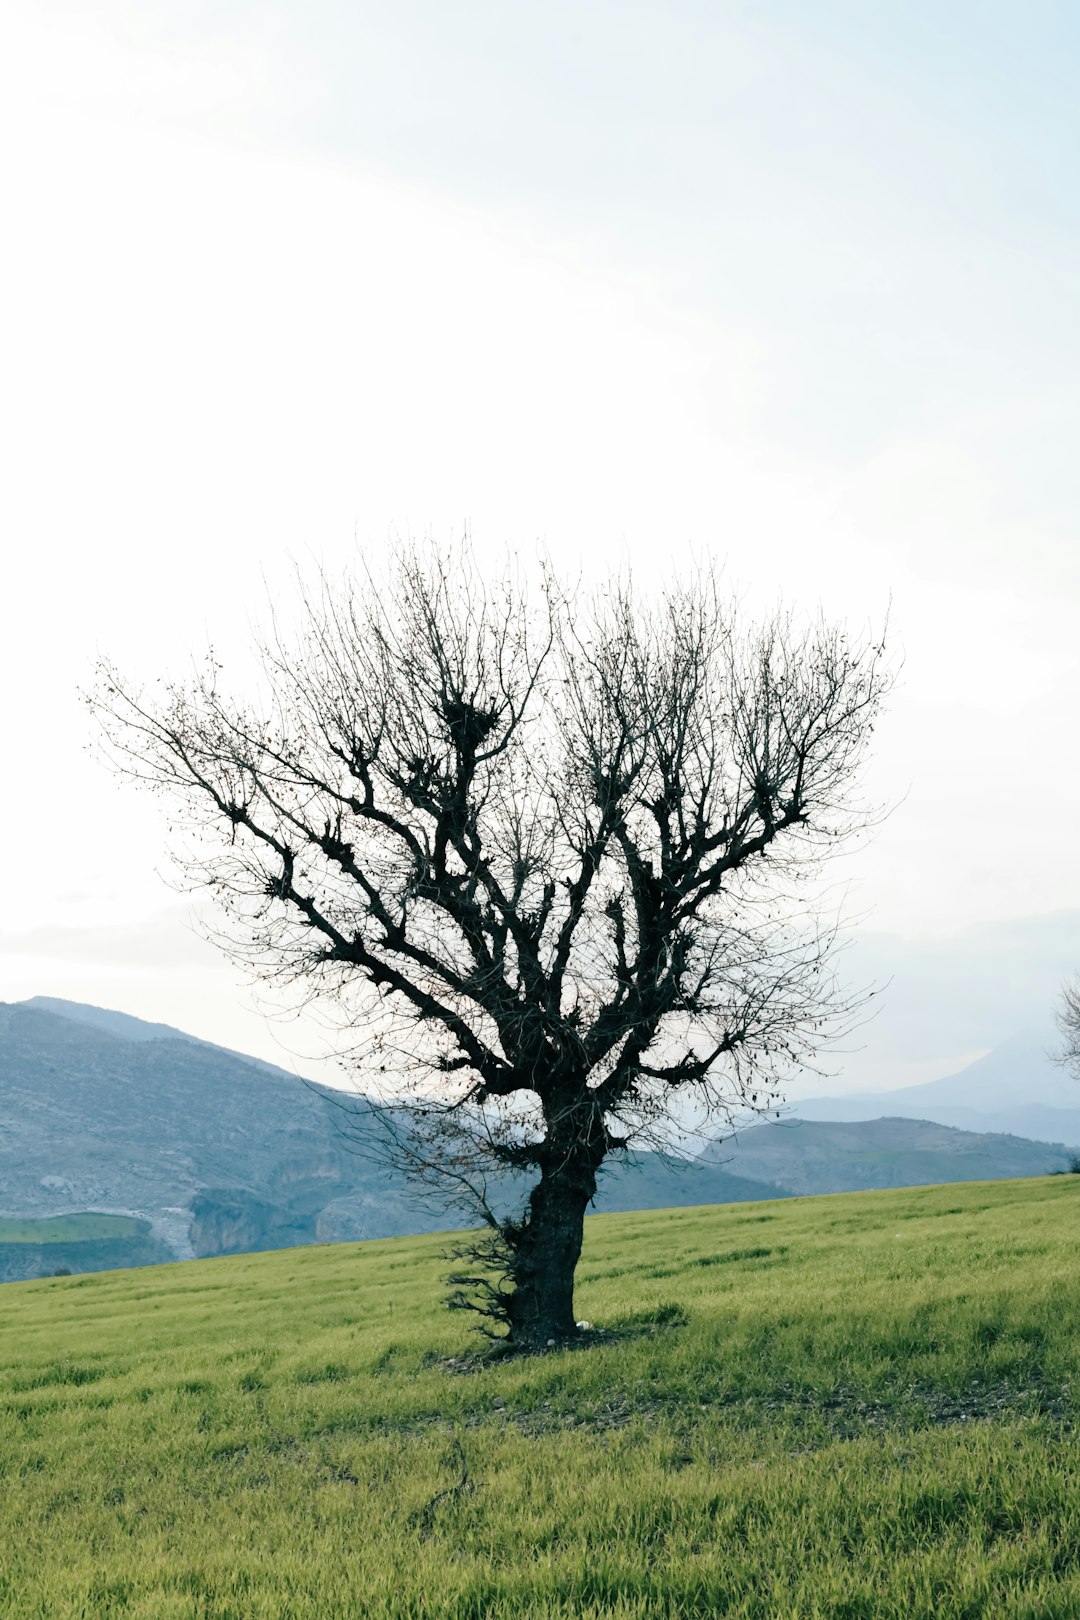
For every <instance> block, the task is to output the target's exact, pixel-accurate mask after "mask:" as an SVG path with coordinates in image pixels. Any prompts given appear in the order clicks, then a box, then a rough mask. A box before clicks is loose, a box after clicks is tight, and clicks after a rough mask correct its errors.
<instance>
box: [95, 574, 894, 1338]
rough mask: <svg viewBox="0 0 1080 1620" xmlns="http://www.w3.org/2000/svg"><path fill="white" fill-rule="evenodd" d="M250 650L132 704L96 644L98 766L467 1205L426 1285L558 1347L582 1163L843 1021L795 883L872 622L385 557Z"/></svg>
mask: <svg viewBox="0 0 1080 1620" xmlns="http://www.w3.org/2000/svg"><path fill="white" fill-rule="evenodd" d="M259 650H260V654H261V667H262V669H263V671H264V672H265V675H266V677H267V682H266V693H265V698H264V700H263V701H262V702H261V703H259V702H256V703H253V704H250V705H249V704H246V703H242V702H238V701H236V700H234V699H230V698H229V697H227V696H226V695H225V693H224V692H223V690H222V685H221V671H220V667H219V666H218V664H217V663H216V662H215V661H214V659H213V658H212V657H211V658H210V659H209V660H208V661H207V663H206V665H205V667H204V668H202V669H201V670H200V671H197V672H196V674H195V676H194V677H193V678H192V679H191V680H190V681H188V682H186V683H181V684H163V685H161V686H160V688H159V689H158V691H157V693H156V695H155V696H153V697H147V696H145V695H144V694H143V693H142V692H141V691H140V690H139V689H138V688H137V687H133V686H132V685H130V684H129V683H128V682H126V681H125V680H124V679H123V678H122V677H121V676H120V675H119V674H118V673H117V672H116V671H115V670H114V669H112V668H111V667H109V666H104V667H103V668H102V670H101V672H100V681H99V684H98V686H97V689H96V692H95V695H94V697H93V698H92V699H91V702H92V704H93V705H94V707H95V708H96V710H97V712H98V714H99V715H100V717H101V719H102V721H103V722H104V725H105V729H106V733H107V735H108V737H109V739H110V740H111V745H112V748H111V754H112V757H113V759H114V760H115V761H116V762H117V763H118V764H119V765H120V767H121V768H122V769H123V770H125V771H126V772H128V773H129V774H131V775H133V776H135V777H137V778H139V779H140V780H142V781H144V782H146V783H148V784H150V785H151V786H152V787H154V788H156V789H159V790H161V791H163V792H165V793H166V794H167V795H168V796H169V798H170V800H171V801H173V803H174V807H175V811H176V816H177V819H176V821H175V825H174V831H176V833H177V835H178V836H177V847H176V850H175V852H174V853H175V854H176V857H177V859H178V861H179V863H180V866H181V869H182V870H183V872H184V873H185V875H186V879H187V881H188V882H190V883H191V884H192V885H193V886H196V887H203V886H205V887H206V888H207V889H209V890H210V891H211V892H212V893H213V895H214V896H216V898H217V899H218V901H219V902H220V903H221V906H222V907H223V908H224V912H225V914H226V916H227V917H228V918H229V919H230V925H229V929H228V938H229V940H230V941H231V948H232V949H233V950H235V951H240V952H242V953H245V954H246V957H247V959H248V960H249V962H251V963H252V964H254V966H255V967H256V969H257V970H258V971H259V972H260V973H262V974H263V975H264V976H268V977H274V978H277V979H281V978H286V979H290V980H292V981H294V982H300V983H302V984H304V985H306V986H309V987H311V989H312V991H313V993H318V994H326V995H330V996H331V997H333V998H334V999H335V1002H336V1004H337V1005H339V1006H340V1007H342V1008H344V1009H345V1022H346V1023H347V1025H348V1027H349V1028H350V1030H351V1031H352V1032H353V1041H354V1045H353V1050H352V1053H351V1060H352V1061H353V1062H354V1063H355V1065H356V1066H357V1069H358V1072H359V1074H360V1076H361V1077H362V1082H363V1084H364V1087H365V1089H366V1090H367V1092H368V1093H369V1094H370V1095H373V1096H377V1097H382V1098H384V1099H386V1101H387V1102H388V1104H390V1105H391V1106H388V1107H387V1108H386V1109H385V1111H384V1113H383V1116H382V1117H383V1119H384V1122H385V1123H386V1124H387V1129H388V1133H389V1136H388V1144H387V1151H388V1152H389V1153H390V1155H391V1156H392V1157H394V1158H395V1159H396V1162H398V1163H400V1164H402V1165H403V1166H404V1167H405V1168H406V1169H407V1170H409V1171H410V1172H411V1174H412V1175H413V1176H414V1177H415V1178H416V1180H417V1181H418V1182H419V1183H420V1184H421V1186H422V1187H427V1188H431V1187H437V1188H438V1189H440V1190H441V1192H442V1194H443V1195H444V1197H445V1198H446V1200H447V1202H448V1203H453V1202H457V1203H459V1204H466V1205H467V1206H468V1207H469V1208H470V1209H472V1210H473V1211H474V1213H475V1212H479V1216H480V1218H481V1220H482V1222H483V1225H484V1227H486V1230H487V1233H488V1236H487V1238H486V1239H484V1240H483V1241H481V1242H479V1243H478V1244H476V1245H474V1246H473V1248H472V1258H473V1259H474V1260H475V1261H476V1262H477V1264H476V1265H475V1266H474V1267H473V1269H472V1271H471V1272H469V1271H466V1272H465V1273H463V1274H462V1275H461V1276H460V1277H459V1278H458V1282H459V1285H460V1286H459V1292H458V1295H457V1302H458V1303H460V1304H469V1305H471V1306H473V1307H474V1308H477V1309H480V1310H481V1311H483V1312H485V1313H487V1314H488V1315H490V1316H494V1317H495V1318H497V1319H498V1320H499V1321H501V1322H502V1323H504V1324H505V1325H506V1327H507V1331H508V1337H509V1340H510V1342H511V1343H512V1344H514V1345H519V1346H522V1347H529V1346H535V1345H538V1344H539V1345H543V1344H546V1343H548V1342H550V1341H552V1340H554V1341H556V1342H563V1341H566V1340H568V1339H572V1338H573V1337H574V1336H575V1334H576V1332H577V1329H576V1327H575V1320H574V1309H573V1291H574V1272H575V1267H576V1265H577V1261H578V1257H579V1255H580V1252H581V1243H582V1231H583V1218H584V1215H585V1212H586V1209H587V1207H588V1205H589V1203H590V1200H591V1199H592V1198H593V1196H594V1194H595V1192H596V1188H597V1176H598V1173H599V1171H600V1169H601V1166H602V1165H603V1164H604V1161H605V1159H606V1158H607V1157H608V1155H611V1154H615V1153H619V1152H620V1151H621V1150H623V1149H625V1148H627V1147H628V1145H629V1144H630V1143H631V1142H634V1143H641V1142H643V1141H645V1142H647V1141H651V1140H655V1139H656V1138H657V1137H658V1136H660V1135H662V1134H663V1127H664V1124H665V1122H666V1121H667V1120H669V1119H670V1117H671V1114H672V1111H673V1109H677V1107H678V1106H679V1099H681V1098H693V1099H694V1100H695V1101H696V1104H697V1106H698V1108H699V1111H700V1110H701V1109H704V1111H705V1113H706V1114H708V1115H711V1116H713V1117H716V1116H719V1117H720V1118H721V1119H725V1120H726V1119H729V1118H730V1115H731V1111H732V1109H735V1108H739V1109H749V1110H751V1111H758V1112H764V1111H766V1110H767V1109H768V1108H770V1107H771V1106H773V1105H775V1102H776V1101H777V1098H778V1085H779V1082H780V1079H781V1077H782V1076H783V1074H784V1073H785V1071H787V1070H788V1069H789V1067H790V1065H791V1064H792V1063H795V1062H800V1061H809V1060H810V1059H811V1058H812V1056H813V1054H814V1052H815V1050H817V1049H818V1047H819V1046H820V1043H821V1041H822V1039H823V1038H824V1035H825V1033H826V1026H827V1025H828V1023H829V1020H830V1019H832V1020H833V1021H835V1020H836V1019H837V1018H838V1017H842V1016H843V1014H844V1013H845V1012H846V1011H848V1010H849V1009H848V1008H847V1007H845V1005H844V1003H843V998H842V997H839V996H838V994H837V991H836V986H835V982H834V980H833V978H832V975H831V973H830V971H829V968H828V960H827V959H828V954H829V949H830V947H831V945H832V944H833V941H834V936H835V925H833V926H827V925H825V924H824V923H823V921H822V920H821V913H820V911H819V909H818V907H817V906H816V905H815V904H814V900H813V896H814V893H815V892H816V891H815V889H814V882H813V880H814V874H815V873H816V872H817V871H818V869H819V865H820V860H821V857H822V855H823V854H825V853H827V852H829V851H830V850H832V849H833V848H834V847H835V845H836V843H837V841H838V840H839V839H841V838H843V837H844V836H845V835H848V834H850V833H851V832H852V831H853V830H854V829H855V828H857V827H859V826H861V825H864V824H865V820H866V812H865V810H864V809H863V808H862V807H861V805H860V803H859V801H858V775H859V770H860V765H861V762H862V760H863V758H864V754H865V750H866V744H867V740H868V737H869V735H870V733H871V731H872V729H873V724H874V719H875V716H876V715H877V713H878V711H879V708H880V704H881V701H882V698H883V696H884V694H885V692H886V690H887V687H888V684H889V677H888V673H887V670H886V666H885V660H884V654H883V648H882V644H881V642H880V640H878V639H874V638H871V639H870V640H867V641H865V642H862V643H859V644H853V643H852V642H851V641H849V639H848V637H847V636H846V634H845V633H844V632H843V631H841V630H839V629H836V628H832V627H830V626H828V625H827V624H825V623H823V622H817V623H815V624H814V625H812V626H811V627H810V628H808V629H805V630H798V629H797V628H796V625H795V623H794V621H793V619H792V618H791V617H790V616H787V615H783V614H778V615H776V616H774V617H773V618H772V619H771V620H770V621H769V622H768V623H765V624H761V625H758V626H757V627H752V628H750V629H747V630H743V629H741V628H740V626H739V624H738V622H737V616H736V614H735V612H734V610H733V609H732V608H731V607H730V606H729V605H728V603H727V602H726V601H725V598H724V596H723V594H722V592H721V590H720V588H719V586H718V584H717V581H716V579H715V578H714V577H713V576H711V575H708V574H706V575H704V576H702V577H699V578H697V579H696V580H695V581H694V582H692V583H690V584H688V585H685V586H680V587H678V588H674V589H672V590H670V591H669V592H668V593H667V594H666V595H664V596H663V597H662V598H660V599H658V600H655V601H653V602H651V603H642V602H640V601H639V600H638V599H637V598H636V597H635V595H634V593H633V591H632V590H631V588H630V586H629V584H626V583H618V582H616V583H613V584H612V585H611V586H610V588H609V589H608V590H607V591H605V592H601V593H599V594H598V595H597V596H596V597H595V598H592V599H589V600H583V599H581V598H580V597H578V596H576V595H575V594H573V593H569V592H567V591H566V590H564V589H563V588H562V587H561V586H560V585H559V583H558V582H557V581H556V580H555V579H554V578H553V577H552V576H551V574H550V572H544V574H543V577H542V580H541V582H540V584H539V585H538V587H537V588H536V590H534V591H533V592H532V593H531V594H530V593H529V592H528V591H527V590H526V589H524V588H523V587H522V586H521V585H520V584H519V583H518V582H517V580H516V578H515V576H514V574H513V572H512V571H511V570H509V569H508V570H507V572H506V573H505V575H504V576H503V577H502V578H501V579H500V580H498V581H497V582H495V583H492V582H490V581H484V580H482V579H481V578H480V577H479V576H478V573H477V570H476V568H475V566H474V565H473V564H471V563H470V561H469V559H468V557H467V556H463V555H461V554H456V555H454V556H445V555H440V554H438V553H436V552H431V553H423V554H420V553H417V552H410V553H409V554H407V555H405V556H404V557H403V558H402V559H400V560H399V562H398V564H397V565H396V571H395V572H394V573H393V575H392V578H390V579H389V580H388V581H387V582H386V583H384V584H383V585H381V586H378V585H376V584H375V583H373V581H372V580H371V578H370V577H369V576H367V575H364V576H362V577H360V578H359V579H351V580H350V579H344V580H338V579H328V578H325V577H324V578H323V579H322V581H321V586H320V588H318V589H317V590H316V591H315V592H314V593H304V594H303V629H302V632H301V633H300V635H299V637H298V639H296V640H295V641H293V642H290V641H288V639H287V638H286V637H285V636H284V635H283V634H279V633H278V632H277V631H276V630H275V631H274V632H273V633H272V634H270V635H269V636H267V637H264V638H263V640H262V642H261V644H260V648H259ZM800 895H802V896H803V897H804V898H800ZM508 1186H509V1187H511V1188H516V1189H518V1190H519V1191H520V1192H521V1195H522V1196H521V1199H520V1202H519V1204H518V1205H517V1207H516V1209H515V1210H514V1211H513V1212H512V1213H511V1214H509V1215H508V1214H506V1212H505V1209H503V1210H502V1212H501V1213H500V1209H499V1196H501V1195H502V1194H505V1191H506V1188H507V1187H508ZM500 1189H502V1194H500Z"/></svg>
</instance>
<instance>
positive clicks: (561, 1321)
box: [508, 1158, 596, 1350]
mask: <svg viewBox="0 0 1080 1620" xmlns="http://www.w3.org/2000/svg"><path fill="white" fill-rule="evenodd" d="M595 1192H596V1170H595V1168H594V1167H593V1166H592V1165H590V1164H588V1163H582V1162H580V1161H579V1162H577V1163H575V1162H574V1160H573V1159H572V1158H570V1159H564V1160H562V1161H561V1162H560V1163H558V1164H556V1165H554V1166H550V1165H545V1166H544V1168H543V1169H542V1170H541V1174H540V1180H539V1181H538V1182H537V1184H536V1186H535V1187H534V1188H533V1190H532V1193H531V1194H530V1196H529V1207H528V1212H527V1215H526V1219H525V1222H524V1224H523V1226H522V1227H521V1229H520V1230H519V1231H518V1232H517V1233H516V1234H515V1237H514V1241H513V1264H512V1268H511V1269H512V1273H513V1279H514V1291H513V1293H512V1294H511V1295H510V1300H509V1308H508V1314H509V1320H510V1343H511V1344H514V1345H518V1346H520V1347H521V1348H522V1349H533V1350H535V1349H543V1348H544V1347H545V1346H546V1345H548V1344H549V1343H550V1342H551V1341H552V1340H554V1342H555V1343H556V1344H565V1343H566V1342H567V1341H568V1340H570V1339H575V1338H577V1336H578V1330H577V1324H576V1321H575V1318H574V1271H575V1268H576V1267H577V1263H578V1260H579V1258H580V1256H581V1240H582V1234H583V1231H584V1225H585V1211H586V1209H587V1208H588V1205H589V1201H590V1199H591V1198H592V1196H593V1194H594V1193H595Z"/></svg>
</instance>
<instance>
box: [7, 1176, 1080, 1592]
mask: <svg viewBox="0 0 1080 1620" xmlns="http://www.w3.org/2000/svg"><path fill="white" fill-rule="evenodd" d="M1078 1200H1080V1178H1077V1177H1073V1176H1063V1177H1057V1178H1052V1179H1047V1180H1040V1181H1012V1182H995V1183H981V1184H973V1185H966V1186H960V1187H957V1186H951V1187H946V1188H924V1189H917V1190H905V1191H900V1192H884V1193H858V1194H847V1195H845V1196H842V1197H833V1198H821V1199H788V1200H785V1201H782V1202H777V1203H764V1204H741V1205H734V1206H728V1207H722V1208H713V1209H696V1210H683V1211H669V1212H663V1213H659V1214H646V1215H641V1214H635V1215H612V1216H600V1217H596V1218H593V1219H590V1220H589V1222H588V1223H587V1231H586V1243H585V1252H584V1256H583V1260H582V1265H581V1268H580V1280H579V1289H578V1296H577V1305H578V1309H579V1311H580V1312H581V1314H582V1315H583V1316H585V1317H587V1318H588V1319H589V1320H590V1321H592V1322H593V1323H595V1324H596V1328H597V1332H596V1334H595V1336H594V1339H593V1341H592V1342H591V1344H590V1345H589V1346H588V1347H587V1348H585V1349H581V1350H572V1351H555V1352H552V1353H550V1354H548V1355H543V1356H540V1357H534V1358H531V1359H526V1360H519V1361H507V1362H503V1363H498V1362H495V1363H492V1362H485V1361H483V1360H481V1359H477V1356H476V1349H477V1340H476V1337H475V1336H474V1335H470V1334H469V1333H468V1332H467V1330H466V1327H465V1324H464V1323H463V1321H462V1319H461V1318H460V1317H452V1316H449V1315H447V1314H446V1313H445V1312H444V1311H443V1310H442V1309H441V1307H440V1305H439V1303H438V1301H439V1295H440V1292H441V1287H442V1283H441V1278H442V1273H443V1270H444V1266H445V1263H444V1262H443V1261H441V1260H440V1258H439V1256H440V1252H441V1250H442V1248H443V1242H442V1240H441V1239H439V1238H431V1237H421V1238H410V1239H401V1240H395V1241H392V1242H380V1243H372V1244H366V1245H362V1246H360V1247H351V1246H341V1247H334V1248H308V1249H295V1250H290V1251H285V1252H282V1253H279V1254H265V1255H257V1256H244V1257H239V1258H229V1259H220V1260H210V1261H201V1262H194V1263H190V1264H187V1265H183V1266H167V1267H161V1268H151V1269H148V1270H143V1271H139V1272H127V1273H124V1272H113V1273H108V1274H103V1275H99V1276H94V1277H73V1278H58V1279H56V1280H54V1281H48V1282H36V1283H17V1284H14V1285H12V1286H11V1287H10V1288H8V1289H6V1290H5V1291H4V1296H3V1297H4V1337H3V1353H2V1356H0V1457H2V1458H3V1470H4V1490H3V1492H2V1493H0V1548H2V1549H3V1551H2V1552H0V1612H2V1613H3V1614H4V1616H5V1620H42V1617H43V1616H46V1615H47V1616H48V1617H49V1620H91V1617H93V1620H97V1617H98V1616H102V1617H108V1620H164V1617H169V1620H332V1617H336V1616H339V1615H340V1616H346V1615H348V1616H354V1615H355V1616H372V1617H379V1620H600V1617H602V1616H603V1617H610V1620H717V1617H719V1616H725V1615H727V1616H737V1617H739V1620H804V1617H805V1620H930V1617H931V1616H932V1617H934V1620H961V1617H962V1620H980V1617H986V1620H999V1617H1004V1620H1044V1617H1045V1620H1066V1617H1071V1616H1074V1615H1076V1614H1077V1613H1080V1483H1078V1482H1080V1428H1078V1423H1077V1419H1078V1415H1080V1408H1078V1402H1080V1295H1078V1293H1077V1290H1076V1288H1075V1286H1074V1282H1075V1273H1076V1246H1077V1239H1078V1237H1080V1219H1078V1216H1080V1202H1078Z"/></svg>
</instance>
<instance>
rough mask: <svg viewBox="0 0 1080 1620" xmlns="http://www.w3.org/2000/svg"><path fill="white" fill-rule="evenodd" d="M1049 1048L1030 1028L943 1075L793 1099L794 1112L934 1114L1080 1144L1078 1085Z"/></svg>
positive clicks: (803, 1115) (966, 1124)
mask: <svg viewBox="0 0 1080 1620" xmlns="http://www.w3.org/2000/svg"><path fill="white" fill-rule="evenodd" d="M1051 1050H1052V1037H1051V1036H1050V1035H1049V1034H1046V1035H1042V1034H1039V1033H1037V1032H1035V1031H1030V1030H1029V1031H1024V1032H1022V1033H1021V1034H1019V1035H1015V1036H1013V1037H1012V1038H1011V1039H1010V1040H1007V1041H1003V1042H1002V1043H1001V1045H1000V1046H996V1047H995V1048H994V1050H993V1051H992V1052H988V1053H987V1054H986V1056H985V1057H981V1058H978V1059H976V1061H975V1062H974V1063H969V1064H968V1065H967V1067H966V1068H964V1069H961V1070H960V1072H959V1073H958V1074H950V1075H946V1076H945V1077H944V1078H943V1079H941V1080H930V1081H928V1082H927V1083H926V1084H925V1085H920V1086H903V1087H900V1088H899V1089H897V1090H895V1091H876V1092H863V1093H852V1094H851V1095H849V1096H845V1097H814V1098H812V1099H806V1100H804V1101H801V1102H798V1103H794V1104H792V1109H791V1112H792V1114H793V1115H794V1116H795V1117H796V1118H798V1119H806V1120H869V1119H880V1118H881V1117H882V1116H883V1115H889V1116H892V1117H898V1118H906V1119H928V1120H934V1121H936V1122H937V1123H938V1124H941V1125H952V1126H956V1127H959V1128H961V1129H964V1130H972V1131H995V1132H1005V1133H1011V1134H1013V1135H1017V1136H1026V1137H1032V1138H1035V1139H1037V1140H1040V1141H1048V1142H1065V1143H1068V1144H1069V1145H1070V1146H1080V1083H1078V1082H1077V1081H1075V1080H1073V1079H1071V1078H1070V1077H1069V1075H1067V1074H1066V1073H1065V1072H1064V1071H1063V1070H1062V1069H1061V1068H1060V1067H1059V1065H1058V1064H1056V1063H1054V1062H1053V1060H1052V1058H1051V1057H1050V1055H1049V1053H1050V1051H1051Z"/></svg>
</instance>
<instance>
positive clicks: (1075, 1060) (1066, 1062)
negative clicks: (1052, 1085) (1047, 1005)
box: [1055, 978, 1080, 1080]
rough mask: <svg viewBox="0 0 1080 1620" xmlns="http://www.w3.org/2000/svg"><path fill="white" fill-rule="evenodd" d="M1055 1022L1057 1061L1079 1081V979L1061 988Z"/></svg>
mask: <svg viewBox="0 0 1080 1620" xmlns="http://www.w3.org/2000/svg"><path fill="white" fill-rule="evenodd" d="M1055 1021H1056V1023H1057V1027H1058V1033H1059V1034H1060V1036H1061V1049H1060V1050H1059V1051H1058V1053H1057V1054H1056V1056H1057V1061H1058V1062H1059V1063H1060V1064H1061V1066H1062V1068H1065V1069H1068V1071H1069V1073H1070V1074H1073V1075H1075V1077H1076V1078H1077V1079H1078V1080H1080V978H1078V979H1072V980H1070V981H1069V983H1068V984H1065V985H1063V986H1062V990H1061V1000H1060V1002H1059V1003H1058V1009H1057V1017H1056V1020H1055Z"/></svg>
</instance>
